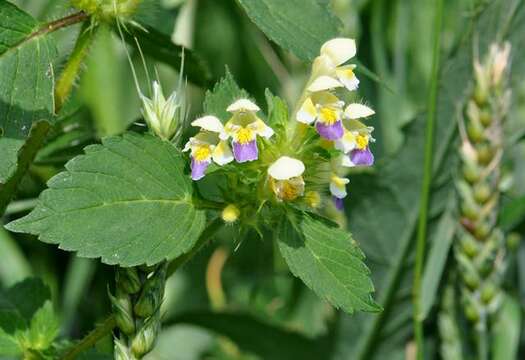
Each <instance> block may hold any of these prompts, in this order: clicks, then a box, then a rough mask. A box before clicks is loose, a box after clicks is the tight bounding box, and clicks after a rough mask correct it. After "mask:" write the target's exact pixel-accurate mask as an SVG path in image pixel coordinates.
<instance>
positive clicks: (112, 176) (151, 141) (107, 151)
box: [6, 133, 205, 266]
mask: <svg viewBox="0 0 525 360" xmlns="http://www.w3.org/2000/svg"><path fill="white" fill-rule="evenodd" d="M184 166H185V161H184V159H183V156H182V155H181V153H180V151H178V150H177V149H176V148H175V147H174V146H173V145H172V144H170V143H168V142H165V141H162V140H160V139H158V138H155V137H153V136H151V135H137V134H133V133H127V134H124V135H123V136H117V137H111V138H107V139H105V140H104V141H103V143H102V145H91V146H88V147H87V148H85V155H81V156H78V157H76V158H74V159H72V160H71V161H70V162H68V163H67V164H66V171H65V172H63V173H60V174H58V175H57V176H55V177H53V178H52V179H51V180H50V181H49V182H48V186H49V189H48V190H45V191H44V192H43V193H42V194H41V195H40V198H39V203H38V205H37V207H36V208H35V209H34V210H33V211H32V212H31V213H30V214H29V215H27V216H26V217H24V218H22V219H19V220H16V221H14V222H11V223H10V224H8V225H7V226H6V227H7V228H8V229H9V230H11V231H15V232H25V233H30V234H34V235H38V236H39V239H40V240H42V241H44V242H48V243H52V244H58V245H59V247H60V248H61V249H64V250H70V251H77V252H78V255H79V256H82V257H90V258H96V257H100V258H102V261H103V262H105V263H107V264H119V265H122V266H135V265H139V264H143V263H147V264H155V263H158V262H160V261H162V260H164V259H171V258H174V257H177V256H179V255H181V254H184V253H185V252H187V251H189V250H190V249H191V248H192V247H193V245H194V244H195V242H196V241H197V239H198V237H199V235H200V233H201V231H202V229H203V228H204V222H205V215H204V212H203V211H198V210H196V209H195V208H194V207H193V205H192V183H191V181H190V178H189V176H188V175H186V174H185V173H184Z"/></svg>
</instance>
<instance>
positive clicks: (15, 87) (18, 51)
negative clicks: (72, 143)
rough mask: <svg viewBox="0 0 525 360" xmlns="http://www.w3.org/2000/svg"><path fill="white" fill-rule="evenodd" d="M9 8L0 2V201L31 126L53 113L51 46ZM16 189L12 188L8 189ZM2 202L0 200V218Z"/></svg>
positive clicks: (31, 24) (36, 27) (19, 12)
mask: <svg viewBox="0 0 525 360" xmlns="http://www.w3.org/2000/svg"><path fill="white" fill-rule="evenodd" d="M39 28H40V25H39V24H38V22H37V21H36V20H35V19H33V18H32V17H31V16H30V15H28V14H26V13H25V12H23V11H22V10H20V9H19V8H17V7H16V6H15V5H13V4H11V3H9V2H7V1H4V0H0V84H2V85H1V86H0V154H2V156H0V197H6V192H7V193H8V195H11V190H12V189H11V187H12V186H10V189H9V191H8V190H6V189H4V185H5V184H6V183H7V182H8V181H9V180H10V179H11V177H12V176H13V175H14V174H15V173H16V171H17V164H18V159H19V157H20V156H22V154H20V153H19V151H20V149H21V148H22V146H23V145H24V142H25V139H26V138H27V136H28V135H29V132H30V129H31V126H32V125H33V124H34V123H36V122H38V121H40V120H50V119H51V118H52V116H53V115H52V114H53V69H52V62H53V60H54V58H55V56H56V49H55V46H54V44H53V42H52V41H51V40H50V39H48V38H46V37H43V36H40V34H39V32H38V30H39ZM14 185H15V186H14V187H15V188H16V184H14ZM4 206H5V201H0V214H1V213H3V210H4V209H3V208H4Z"/></svg>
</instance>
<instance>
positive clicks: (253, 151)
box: [232, 140, 259, 163]
mask: <svg viewBox="0 0 525 360" xmlns="http://www.w3.org/2000/svg"><path fill="white" fill-rule="evenodd" d="M232 145H233V156H234V157H235V160H237V162H239V163H243V162H246V161H253V160H257V159H258V158H259V150H258V149H257V141H256V140H252V141H250V142H248V143H246V144H241V143H238V142H236V141H232Z"/></svg>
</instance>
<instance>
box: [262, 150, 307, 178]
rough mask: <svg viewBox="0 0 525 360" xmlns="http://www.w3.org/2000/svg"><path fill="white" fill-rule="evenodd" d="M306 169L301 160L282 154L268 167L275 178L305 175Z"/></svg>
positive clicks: (269, 172) (269, 173)
mask: <svg viewBox="0 0 525 360" xmlns="http://www.w3.org/2000/svg"><path fill="white" fill-rule="evenodd" d="M304 170H305V167H304V164H303V162H302V161H301V160H297V159H294V158H291V157H288V156H281V157H280V158H279V159H277V161H275V162H274V163H273V164H272V165H271V166H270V167H269V168H268V175H270V176H271V177H272V178H274V179H275V180H289V179H291V178H294V177H297V176H301V175H303V173H304Z"/></svg>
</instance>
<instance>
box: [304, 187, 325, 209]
mask: <svg viewBox="0 0 525 360" xmlns="http://www.w3.org/2000/svg"><path fill="white" fill-rule="evenodd" d="M304 198H305V200H306V203H307V204H308V206H310V207H311V208H314V209H317V208H318V207H319V205H321V195H320V194H319V193H318V192H317V191H308V192H307V193H306V194H305V195H304Z"/></svg>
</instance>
